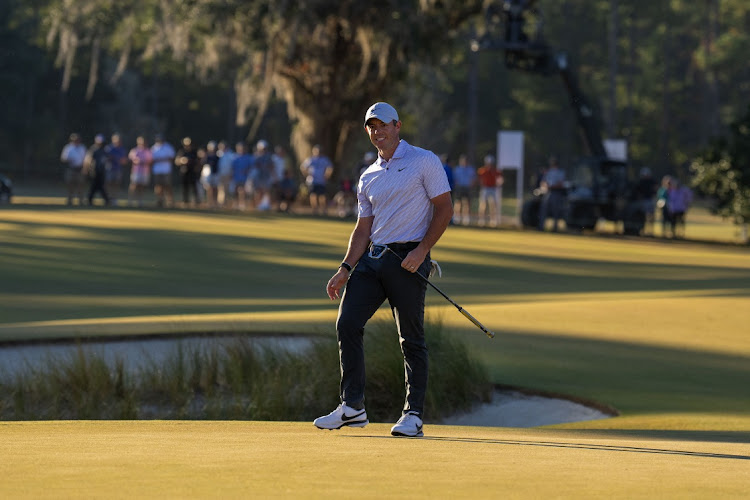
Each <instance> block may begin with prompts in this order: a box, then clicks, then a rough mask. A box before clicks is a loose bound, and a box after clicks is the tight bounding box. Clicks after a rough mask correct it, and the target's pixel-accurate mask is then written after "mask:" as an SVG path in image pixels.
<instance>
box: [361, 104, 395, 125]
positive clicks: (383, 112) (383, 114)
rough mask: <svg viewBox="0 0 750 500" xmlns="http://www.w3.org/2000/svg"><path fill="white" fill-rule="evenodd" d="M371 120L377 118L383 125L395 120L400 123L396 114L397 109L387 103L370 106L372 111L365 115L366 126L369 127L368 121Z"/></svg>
mask: <svg viewBox="0 0 750 500" xmlns="http://www.w3.org/2000/svg"><path fill="white" fill-rule="evenodd" d="M370 118H377V119H378V120H380V121H382V122H383V123H391V122H392V121H393V120H396V121H398V113H396V109H395V108H394V107H393V106H391V105H390V104H388V103H387V102H376V103H375V104H373V105H372V106H370V109H368V110H367V113H365V125H367V120H369V119H370Z"/></svg>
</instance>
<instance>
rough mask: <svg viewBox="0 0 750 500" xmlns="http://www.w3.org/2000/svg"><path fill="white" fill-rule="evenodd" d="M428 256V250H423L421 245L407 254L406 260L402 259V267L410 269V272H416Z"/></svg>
mask: <svg viewBox="0 0 750 500" xmlns="http://www.w3.org/2000/svg"><path fill="white" fill-rule="evenodd" d="M426 257H427V251H426V250H422V248H421V245H420V246H418V247H417V248H415V249H414V250H412V251H411V252H409V253H408V254H406V257H404V260H402V261H401V267H402V268H404V269H406V270H407V271H409V272H410V273H416V272H417V269H419V266H421V265H422V262H424V259H425V258H426Z"/></svg>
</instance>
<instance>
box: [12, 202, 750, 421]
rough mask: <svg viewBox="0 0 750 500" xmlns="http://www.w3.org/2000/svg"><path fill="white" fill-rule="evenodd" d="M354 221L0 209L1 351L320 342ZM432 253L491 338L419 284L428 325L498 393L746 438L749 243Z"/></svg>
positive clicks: (562, 242) (454, 245) (517, 242)
mask: <svg viewBox="0 0 750 500" xmlns="http://www.w3.org/2000/svg"><path fill="white" fill-rule="evenodd" d="M351 227H352V222H351V221H339V220H332V219H328V220H321V219H314V218H309V217H304V216H278V215H273V214H266V215H252V214H214V213H203V212H182V211H174V212H158V211H148V210H143V211H138V210H127V209H115V210H108V209H103V208H98V209H97V208H94V209H88V208H65V207H48V206H45V207H20V206H13V207H7V208H3V209H0V229H2V232H3V238H4V240H3V244H2V245H1V246H0V257H2V258H0V276H3V278H4V279H3V285H4V286H3V288H2V292H1V293H0V301H1V303H2V304H3V306H4V307H3V309H2V316H0V339H4V340H22V339H32V338H51V337H60V336H76V335H92V336H100V335H101V336H104V335H120V334H146V333H162V332H166V333H184V332H188V331H202V332H206V331H209V332H210V331H228V330H239V331H248V332H268V331H275V332H285V333H292V334H294V333H300V334H309V333H314V334H320V335H324V336H329V337H331V336H332V334H333V332H332V326H333V323H334V320H335V316H336V307H337V304H336V303H332V302H330V301H329V300H328V299H327V297H325V293H324V285H325V283H326V281H327V280H328V278H329V277H330V275H331V273H332V272H333V270H334V269H335V267H336V265H337V264H338V262H339V261H340V259H341V256H342V255H343V253H344V251H345V245H346V241H347V238H348V235H349V232H350V230H351ZM433 257H434V258H436V259H438V260H439V261H440V262H441V264H442V266H443V269H444V277H443V278H442V279H438V278H435V282H436V283H437V284H438V286H440V288H441V289H443V290H444V291H445V292H446V293H448V294H449V295H450V296H451V297H452V298H453V299H454V300H456V301H457V302H458V303H459V304H461V305H462V306H464V307H465V308H466V309H467V310H468V311H469V312H471V313H472V314H473V315H474V316H476V317H477V318H478V319H479V320H480V321H482V322H483V323H484V324H485V325H487V326H488V327H489V328H490V329H492V330H494V331H495V332H496V333H497V334H498V336H497V338H495V339H494V340H489V339H487V338H486V337H485V336H484V335H483V334H482V333H481V332H480V331H479V330H478V329H476V328H475V327H473V325H471V324H470V323H469V322H468V321H466V319H465V318H464V317H463V316H461V315H460V314H458V312H457V311H455V309H454V308H453V307H452V306H450V305H449V304H448V303H447V302H446V301H445V300H444V299H442V297H440V296H439V295H438V294H436V293H433V292H432V291H431V290H430V291H428V314H430V315H435V316H439V317H440V318H441V319H442V320H443V321H444V323H445V324H446V325H447V326H448V327H449V328H450V329H451V331H452V332H454V333H455V334H456V335H460V336H462V337H464V338H465V339H467V340H468V341H469V342H470V344H471V346H472V348H473V349H474V350H475V351H476V352H477V353H478V354H479V355H480V356H481V357H482V359H483V360H484V361H485V363H486V365H487V367H488V368H489V370H490V373H491V376H492V378H493V380H494V381H495V382H498V383H504V384H509V385H517V386H523V387H531V388H535V389H540V390H547V391H553V392H558V393H564V394H570V395H574V396H579V397H583V398H592V399H595V400H598V401H600V402H602V403H604V404H607V405H611V406H614V407H616V408H617V409H619V410H620V411H621V412H622V413H623V416H622V417H620V418H617V419H612V420H609V421H607V422H608V424H607V425H611V426H613V427H617V426H618V425H619V424H618V422H620V421H622V422H626V421H627V422H630V423H629V424H627V425H628V426H631V425H636V424H633V422H640V423H639V424H637V425H640V426H642V427H644V428H649V424H648V418H647V417H648V416H649V415H653V416H658V415H667V416H669V418H662V419H660V420H659V422H661V423H660V424H659V425H666V426H669V428H676V429H685V428H700V429H704V428H710V427H712V426H713V425H714V424H716V425H722V424H721V422H724V421H725V420H726V418H725V417H731V418H732V419H735V418H736V419H739V420H738V421H739V422H742V423H744V424H743V425H747V427H748V428H750V416H749V415H750V391H748V389H747V388H748V387H750V336H748V335H747V331H748V330H747V325H748V323H749V321H748V320H750V309H748V307H747V305H746V304H747V303H748V296H750V254H749V253H748V251H747V248H746V247H741V246H736V245H718V244H698V243H691V242H686V241H674V242H673V241H660V240H658V239H650V238H647V239H639V238H618V237H612V236H579V235H565V234H547V233H545V234H540V233H536V232H528V231H507V230H481V229H473V228H464V227H451V228H449V230H448V231H447V233H446V235H445V236H444V238H443V239H442V240H441V241H440V244H439V245H438V247H437V248H436V249H435V251H434V252H433ZM6 278H7V279H6ZM379 315H381V316H385V317H387V315H388V313H387V309H384V310H383V311H382V312H381V313H379ZM435 369H438V368H437V367H435ZM627 419H631V420H627ZM639 419H640V420H639ZM643 419H645V420H643ZM733 421H736V420H733ZM576 425H579V426H581V425H584V426H585V425H587V424H576ZM592 425H593V424H592ZM596 425H602V424H596ZM623 425H625V424H623Z"/></svg>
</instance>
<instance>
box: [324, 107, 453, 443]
mask: <svg viewBox="0 0 750 500" xmlns="http://www.w3.org/2000/svg"><path fill="white" fill-rule="evenodd" d="M400 130H401V121H400V120H399V118H398V113H397V112H396V110H395V109H394V108H393V107H392V106H391V105H389V104H387V103H384V102H378V103H375V104H373V105H372V106H371V107H370V109H369V110H368V111H367V113H366V114H365V131H366V132H367V134H368V136H369V138H370V142H372V144H373V145H374V146H375V148H376V149H377V150H378V158H377V160H375V162H374V163H373V164H372V165H371V166H370V167H369V168H368V169H367V170H365V171H364V172H363V174H362V176H361V177H360V179H359V184H358V187H357V203H358V218H357V223H356V226H355V227H354V230H353V231H352V234H351V237H350V239H349V248H348V250H347V252H346V256H345V257H344V261H343V262H342V263H341V265H340V267H339V269H338V271H337V272H336V274H334V275H333V277H332V278H331V279H330V280H329V281H328V285H327V286H326V291H327V293H328V296H329V298H330V299H331V300H334V299H336V298H338V297H339V295H340V293H341V290H342V288H343V287H344V285H346V291H345V292H344V293H343V297H342V299H341V304H340V306H339V315H338V319H337V321H336V333H337V336H338V342H339V360H340V363H341V366H340V369H341V387H340V397H341V404H340V405H339V406H338V407H337V408H336V409H335V410H334V411H333V412H331V413H330V414H328V415H325V416H322V417H320V418H318V419H316V420H315V422H314V425H315V426H316V427H318V428H321V429H338V428H341V427H343V426H345V425H349V426H355V427H364V426H365V425H367V424H368V422H369V421H368V420H367V413H366V412H365V407H364V399H365V394H364V390H365V358H364V339H363V336H364V327H365V323H367V321H368V320H369V319H370V317H372V315H373V314H374V313H375V311H377V310H378V308H379V307H380V305H381V304H382V303H383V302H385V300H386V299H387V300H388V302H389V304H390V306H391V310H392V311H393V316H394V318H396V326H397V329H398V335H399V339H400V343H401V350H402V353H403V356H404V368H405V377H406V402H405V404H404V408H403V411H402V416H401V418H400V419H399V421H398V422H397V423H396V425H394V426H393V427H392V428H391V434H392V435H394V436H411V437H418V436H422V435H423V432H422V415H423V411H424V399H425V395H426V391H427V364H428V360H427V347H426V345H425V335H424V300H425V290H426V287H427V284H426V281H425V279H423V278H420V276H417V275H415V273H420V274H421V275H422V277H426V276H428V275H429V271H430V267H431V262H430V249H431V248H432V247H433V245H435V243H437V241H438V239H440V237H441V236H442V234H443V232H444V231H445V229H446V228H447V227H448V224H449V223H450V221H451V218H452V217H453V203H452V201H451V194H450V185H449V184H448V177H447V175H446V173H445V169H444V168H443V164H442V163H441V162H440V159H439V158H438V157H437V155H435V154H434V153H432V152H431V151H427V150H425V149H421V148H418V147H414V146H412V145H410V144H408V143H407V142H406V141H404V140H401V139H400V138H399V132H400ZM355 266H356V267H355Z"/></svg>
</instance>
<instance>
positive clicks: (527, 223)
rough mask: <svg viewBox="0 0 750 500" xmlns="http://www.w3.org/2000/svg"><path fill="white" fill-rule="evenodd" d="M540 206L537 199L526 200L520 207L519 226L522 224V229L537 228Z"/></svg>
mask: <svg viewBox="0 0 750 500" xmlns="http://www.w3.org/2000/svg"><path fill="white" fill-rule="evenodd" d="M540 205H541V202H540V200H539V198H534V199H531V200H528V201H527V202H525V203H524V204H523V207H521V224H523V227H533V228H536V227H538V226H539V206H540Z"/></svg>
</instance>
